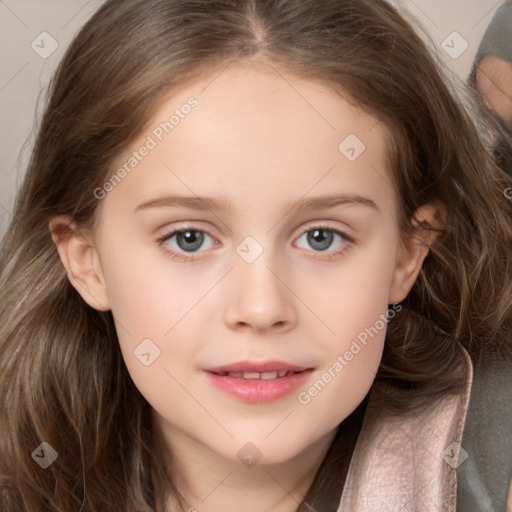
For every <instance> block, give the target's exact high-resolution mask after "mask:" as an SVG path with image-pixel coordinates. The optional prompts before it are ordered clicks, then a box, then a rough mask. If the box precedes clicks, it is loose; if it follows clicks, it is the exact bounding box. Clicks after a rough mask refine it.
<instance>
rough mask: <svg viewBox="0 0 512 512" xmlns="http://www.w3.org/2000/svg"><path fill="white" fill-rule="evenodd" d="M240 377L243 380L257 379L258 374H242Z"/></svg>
mask: <svg viewBox="0 0 512 512" xmlns="http://www.w3.org/2000/svg"><path fill="white" fill-rule="evenodd" d="M242 377H243V378H244V379H259V378H260V374H259V373H258V372H244V373H243V374H242Z"/></svg>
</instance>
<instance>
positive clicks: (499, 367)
mask: <svg viewBox="0 0 512 512" xmlns="http://www.w3.org/2000/svg"><path fill="white" fill-rule="evenodd" d="M462 446H463V447H464V449H465V451H466V452H467V454H468V455H467V460H466V461H465V462H464V463H463V464H461V465H460V466H459V467H458V469H457V477H458V487H457V502H458V506H459V508H460V510H472V511H474V512H484V511H487V510H499V511H502V510H505V504H506V501H507V494H508V491H509V487H510V484H511V478H512V361H511V360H510V358H507V357H502V356H500V355H496V354H493V353H483V354H482V355H481V356H480V357H479V358H478V360H477V361H475V362H474V378H473V384H472V389H471V399H470V402H469V409H468V412H467V419H466V422H465V427H464V432H463V438H462ZM511 506H512V504H511Z"/></svg>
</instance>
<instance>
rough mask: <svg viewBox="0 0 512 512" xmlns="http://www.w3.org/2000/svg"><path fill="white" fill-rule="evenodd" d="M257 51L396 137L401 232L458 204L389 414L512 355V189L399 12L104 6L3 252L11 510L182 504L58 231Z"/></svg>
mask: <svg viewBox="0 0 512 512" xmlns="http://www.w3.org/2000/svg"><path fill="white" fill-rule="evenodd" d="M255 55H259V56H260V57H262V58H264V59H266V60H267V61H268V62H269V63H272V65H273V66H274V67H275V68H276V69H282V70H286V71H288V72H291V73H293V74H295V76H298V77H304V78H308V79H311V80H315V81H318V82H321V83H323V84H327V85H329V86H330V87H332V89H333V90H334V91H336V92H338V93H339V94H340V95H343V96H344V97H346V98H348V99H349V100H350V101H352V102H353V103H354V104H355V105H357V106H359V107H360V108H362V109H365V110H367V111H368V112H370V113H371V114H373V115H374V116H375V117H376V118H378V119H379V120H380V121H381V122H382V123H383V124H384V126H386V128H387V129H388V131H389V132H390V134H391V140H390V147H389V170H390V173H391V175H392V178H393V184H394V186H395V189H396V191H397V195H398V198H399V203H398V207H399V213H400V218H399V223H400V229H401V232H402V234H403V236H409V235H411V234H412V233H413V217H414V212H415V211H416V210H417V209H418V208H419V207H420V206H421V205H423V204H425V203H428V202H430V201H438V202H439V203H440V204H442V205H443V206H444V208H445V212H446V213H445V226H444V228H443V229H441V230H440V232H439V234H438V236H437V238H436V240H435V242H434V243H433V244H432V246H431V248H430V253H429V255H428V256H427V258H426V260H425V262H424V265H423V268H422V270H421V273H420V275H419V278H418V280H417V282H416V283H415V285H414V287H413V289H412V291H411V292H410V294H409V296H408V297H407V298H406V299H405V300H404V301H403V303H402V310H401V311H400V312H399V313H397V314H396V317H395V318H394V319H393V320H391V321H390V324H389V326H388V331H387V334H386V343H385V348H384V355H383V359H382V363H381V366H380V369H379V373H378V375H377V379H380V380H386V381H387V382H389V383H390V384H392V385H393V386H392V387H391V386H390V389H391V388H393V389H396V393H390V395H389V397H388V398H389V404H390V407H392V408H394V409H395V410H396V411H397V412H399V411H403V410H405V409H410V408H413V407H419V406H422V405H423V404H426V403H429V402H431V401H432V400H433V399H435V397H436V396H438V395H439V394H441V393H449V392H453V391H454V390H456V389H457V388H458V386H459V385H460V381H459V376H458V375H457V373H456V371H455V370H456V368H457V364H458V355H459V350H460V349H459V344H462V345H463V346H464V347H466V348H467V349H468V350H469V352H470V354H471V355H472V356H473V357H474V358H475V359H476V358H477V357H478V355H479V354H480V353H481V352H482V351H490V350H493V351H501V352H503V354H505V355H506V357H511V355H510V339H511V338H510V335H511V333H512V325H511V322H512V319H511V316H512V315H511V303H512V255H511V250H512V214H511V209H512V208H511V205H512V202H511V201H510V200H509V199H507V195H506V194H505V190H507V188H509V187H510V183H509V182H508V181H507V176H506V174H505V173H504V172H503V171H501V170H500V169H499V168H498V167H497V166H496V165H495V162H494V161H493V159H492V155H491V153H490V151H489V149H488V148H487V146H486V145H485V144H484V143H483V142H482V141H483V140H484V139H483V138H482V137H483V136H482V135H479V133H478V132H477V129H476V128H475V126H476V125H475V122H474V121H472V119H471V118H470V116H469V114H468V113H467V111H466V109H465V108H464V107H463V106H462V103H461V102H460V101H459V100H457V99H456V96H455V93H454V92H453V91H452V90H451V88H450V87H449V86H448V85H447V83H448V82H447V79H446V77H445V75H444V74H443V72H442V71H441V69H440V67H439V66H438V65H437V64H436V61H435V59H434V58H433V57H432V55H431V53H430V52H429V50H428V49H427V48H426V46H425V44H424V43H423V42H422V40H421V38H420V37H419V36H418V35H417V34H416V32H415V31H414V29H412V28H411V27H410V25H409V24H408V23H407V22H406V21H404V19H403V18H402V17H401V16H400V14H399V13H398V12H397V11H396V10H395V9H394V8H392V7H391V6H390V5H388V4H387V3H385V2H384V1H383V0H322V1H318V0H201V1H198V0H125V1H123V2H119V1H115V0H108V1H107V2H106V3H105V4H104V5H102V6H101V7H100V8H99V10H98V11H97V13H96V14H95V15H94V16H93V17H92V18H91V19H90V20H89V21H88V22H87V23H86V24H85V26H84V27H83V28H82V30H81V31H80V32H79V34H78V35H77V36H76V37H75V39H74V40H73V42H72V44H71V45H70V46H69V48H68V50H67V52H66V54H65V56H64V58H63V60H62V62H61V64H60V66H59V68H58V70H57V72H56V74H55V76H54V79H53V80H52V83H51V87H50V90H49V99H48V102H47V106H46V109H45V113H44V116H43V119H42V123H41V126H40V128H39V131H38V136H37V140H36V142H35V146H34V149H33V153H32V157H31V160H30V164H29V166H28V169H27V172H26V176H25V179H24V182H23V185H22V187H21V189H20V191H19V194H18V196H17V200H16V203H15V208H14V214H13V221H12V223H11V225H10V228H9V230H8V232H7V234H6V236H5V239H4V241H3V246H2V252H1V268H0V270H1V277H0V294H1V300H0V315H1V321H0V386H1V388H0V404H1V410H2V414H1V417H0V427H1V435H0V490H1V493H0V496H1V498H0V500H1V501H0V507H1V508H2V510H6V511H13V512H14V511H25V512H27V511H30V512H32V511H34V512H36V511H37V512H39V511H47V510H48V511H49V510H52V511H58V512H69V511H70V510H81V511H82V512H89V511H93V510H96V511H97V510H101V511H105V510H109V511H111V512H121V511H139V512H140V511H158V512H163V510H164V490H165V491H168V490H174V491H173V492H174V493H175V495H176V496H179V493H178V491H177V489H174V487H173V483H172V467H171V466H170V464H169V463H168V460H164V457H163V453H164V452H163V451H161V450H159V449H158V448H157V445H158V438H157V439H155V438H154V435H155V432H154V430H153V428H152V425H151V420H150V414H149V412H150V407H149V405H148V403H147V402H146V401H145V400H144V398H143V397H142V395H141V394H140V393H139V392H138V390H137V388H136V387H135V385H134V384H133V382H132V380H131V378H130V377H129V374H128V372H127V370H126V367H125V365H124V362H123V359H122V355H121V353H120V349H119V346H118V341H117V337H116V331H115V326H114V322H113V318H112V315H111V313H110V312H100V311H96V310H94V309H92V308H91V307H89V306H88V305H87V304H86V303H85V302H84V301H83V300H82V299H81V297H80V296H79V295H78V293H77V292H76V291H75V289H74V288H73V287H72V286H71V284H70V282H69V280H68V277H67V275H66V271H65V269H64V268H63V265H62V264H61V261H60V259H59V255H58V253H57V250H56V247H55V245H54V243H53V241H52V238H51V236H50V232H49V229H48V222H49V220H50V219H51V218H52V217H54V216H57V215H60V214H68V215H71V216H72V217H73V218H74V219H75V221H76V222H77V223H78V225H80V226H83V227H85V228H87V227H91V226H92V225H93V222H94V219H95V214H96V211H97V207H98V200H97V199H96V197H95V195H94V193H93V191H94V190H95V189H96V188H97V187H101V185H102V184H103V183H105V180H106V179H108V177H109V176H111V174H112V173H113V171H114V169H113V168H112V162H113V161H114V159H115V157H116V156H117V155H119V154H120V152H121V151H122V150H124V149H126V148H127V147H128V145H129V144H130V143H131V142H132V141H133V140H134V139H135V137H136V136H137V135H139V134H140V133H141V132H142V130H143V129H144V128H145V126H146V125H147V123H148V121H149V120H150V119H151V117H152V115H153V114H154V112H155V111H156V109H157V107H158V105H159V102H161V100H162V98H163V97H164V95H166V94H168V92H169V91H171V90H172V89H173V87H175V86H178V85H179V84H182V83H183V82H184V81H185V80H189V79H192V78H194V76H196V75H197V74H198V73H199V72H204V71H205V70H212V69H216V70H218V72H221V71H222V68H223V67H224V66H226V65H229V63H230V62H234V61H235V60H237V59H243V58H250V57H253V56H255ZM511 359H512V357H511ZM411 390H413V391H414V393H412V392H411ZM362 405H364V404H362ZM363 409H364V407H363ZM361 410H362V409H361V408H358V409H357V410H356V413H357V415H356V416H357V417H356V416H350V417H349V418H347V420H346V421H344V422H343V423H342V424H341V427H343V428H345V430H349V431H351V432H352V434H353V435H352V440H351V441H350V443H349V444H350V447H349V449H347V445H346V443H345V444H344V442H341V441H339V439H342V438H343V439H344V438H345V436H338V437H337V438H336V441H335V443H333V446H332V447H331V452H330V453H329V454H328V456H327V457H326V458H325V460H324V463H323V464H322V466H321V467H320V470H319V471H318V473H317V475H316V479H315V481H314V482H313V484H312V486H311V487H310V489H309V491H308V494H307V496H306V497H305V498H304V502H303V503H302V504H301V505H300V507H299V510H307V509H308V508H307V507H309V506H312V507H316V508H317V509H320V510H322V511H326V510H330V509H331V508H332V507H334V510H335V509H336V506H335V505H329V506H327V505H325V504H326V503H331V504H332V503H334V504H335V502H336V495H337V493H338V494H339V492H340V486H342V481H340V480H339V479H338V480H337V481H336V480H334V479H332V478H331V479H329V475H332V474H338V473H339V475H340V478H341V479H342V480H343V478H344V475H345V473H346V471H345V470H340V468H346V466H347V461H349V460H350V455H351V450H352V447H353V444H354V442H355V437H357V429H358V428H359V427H360V420H361ZM354 418H355V419H354ZM351 422H353V424H352V423H351ZM341 427H340V428H341ZM42 442H47V443H48V444H49V445H50V446H51V447H53V448H54V449H55V451H56V452H57V453H58V458H57V460H56V461H55V462H54V463H53V464H52V465H50V466H49V467H48V468H47V469H45V470H42V469H41V468H40V467H39V465H38V464H36V463H35V462H34V460H33V459H32V457H31V453H32V451H33V450H34V449H35V448H36V447H38V446H39V445H40V443H42ZM336 472H338V473H336ZM333 497H334V498H333ZM305 502H307V503H308V504H309V505H308V506H306V505H305Z"/></svg>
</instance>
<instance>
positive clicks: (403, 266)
mask: <svg viewBox="0 0 512 512" xmlns="http://www.w3.org/2000/svg"><path fill="white" fill-rule="evenodd" d="M423 221H426V222H428V224H429V225H430V226H432V227H433V228H435V229H441V228H442V226H443V225H444V221H445V210H444V207H443V206H442V205H440V204H434V203H429V204H426V205H423V206H422V207H420V208H419V209H418V210H417V212H416V214H415V215H414V220H413V224H414V225H415V227H416V231H415V233H414V235H413V236H411V237H409V238H407V239H406V240H402V241H401V243H400V247H399V249H398V252H397V259H396V263H395V269H394V271H393V278H392V282H391V287H390V292H389V298H388V304H395V303H397V302H401V301H402V300H404V299H405V298H406V297H407V295H408V294H409V292H410V291H411V288H412V287H413V285H414V283H415V281H416V279H417V277H418V275H419V273H420V271H421V267H422V266H423V262H424V261H425V258H426V257H427V255H428V253H429V251H430V246H431V245H432V243H433V242H434V240H435V237H436V232H435V231H433V230H432V229H429V228H427V227H422V226H420V225H419V223H420V222H423Z"/></svg>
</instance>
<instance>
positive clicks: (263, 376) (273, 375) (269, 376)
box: [260, 372, 279, 380]
mask: <svg viewBox="0 0 512 512" xmlns="http://www.w3.org/2000/svg"><path fill="white" fill-rule="evenodd" d="M278 373H279V372H264V373H262V374H261V376H260V379H262V380H270V379H277V375H278Z"/></svg>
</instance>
